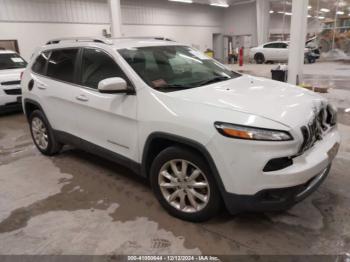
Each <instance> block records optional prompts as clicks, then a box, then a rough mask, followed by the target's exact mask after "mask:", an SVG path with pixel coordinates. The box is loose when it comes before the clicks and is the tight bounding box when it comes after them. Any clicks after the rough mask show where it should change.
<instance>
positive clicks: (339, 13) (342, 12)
mask: <svg viewBox="0 0 350 262" xmlns="http://www.w3.org/2000/svg"><path fill="white" fill-rule="evenodd" d="M343 14H345V12H344V11H338V12H337V15H343Z"/></svg>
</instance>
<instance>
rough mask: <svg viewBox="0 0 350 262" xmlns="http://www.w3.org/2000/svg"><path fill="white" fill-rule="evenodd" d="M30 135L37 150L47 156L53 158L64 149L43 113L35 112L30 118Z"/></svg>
mask: <svg viewBox="0 0 350 262" xmlns="http://www.w3.org/2000/svg"><path fill="white" fill-rule="evenodd" d="M29 125H30V133H31V135H32V139H33V142H34V144H35V145H36V147H37V149H38V150H39V151H40V152H41V153H42V154H44V155H46V156H53V155H55V154H57V153H58V152H59V151H60V150H61V149H62V146H63V145H62V144H61V143H59V142H58V141H57V140H56V138H55V136H54V133H53V130H52V128H51V126H50V124H49V122H48V120H47V119H46V117H45V115H44V114H43V112H41V111H40V110H35V111H34V112H33V113H31V115H30V116H29Z"/></svg>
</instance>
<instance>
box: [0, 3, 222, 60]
mask: <svg viewBox="0 0 350 262" xmlns="http://www.w3.org/2000/svg"><path fill="white" fill-rule="evenodd" d="M121 3H122V23H123V26H122V34H123V35H124V36H165V37H168V38H172V39H174V40H176V41H179V42H183V43H186V44H189V45H192V46H195V47H197V48H199V49H201V50H202V51H204V50H205V49H207V48H212V41H213V40H212V35H213V33H220V32H221V31H222V15H223V12H224V11H223V9H221V8H214V7H210V6H207V5H198V4H193V5H186V4H179V3H171V2H168V1H164V0H147V1H145V0H122V1H121ZM0 7H1V8H0V39H18V42H19V48H20V51H21V54H22V55H23V56H24V58H26V59H28V58H29V57H30V56H31V54H32V52H33V51H34V49H35V47H37V46H40V45H42V44H44V43H45V42H46V41H47V40H49V39H51V38H57V37H62V36H64V37H68V36H102V30H103V29H108V30H109V20H110V18H109V11H108V5H107V1H106V0H45V1H43V0H0Z"/></svg>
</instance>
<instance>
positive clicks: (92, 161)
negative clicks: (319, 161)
mask: <svg viewBox="0 0 350 262" xmlns="http://www.w3.org/2000/svg"><path fill="white" fill-rule="evenodd" d="M339 92H340V93H339ZM326 95H327V96H328V97H329V98H330V99H331V100H332V101H333V102H334V103H336V104H337V105H338V106H340V109H339V110H340V112H341V114H340V123H339V129H340V132H341V135H342V145H341V149H340V153H339V155H338V156H337V158H336V159H335V161H334V165H333V168H332V170H331V173H330V176H329V178H328V179H327V180H326V181H325V183H324V184H323V185H322V186H321V187H320V189H319V190H318V191H317V192H316V193H314V194H313V195H312V196H311V197H309V198H308V199H306V200H305V201H304V202H302V203H300V204H298V205H297V206H295V207H294V208H293V209H291V210H289V211H288V212H285V213H280V214H270V213H269V214H243V215H239V216H230V215H228V214H227V213H226V212H223V213H222V214H220V215H219V216H218V217H217V218H215V219H213V220H212V221H210V222H206V223H202V224H192V223H188V222H184V221H181V220H178V219H175V218H173V217H171V216H169V215H168V214H167V213H166V212H165V211H164V210H163V209H162V208H161V207H160V205H159V204H158V202H157V201H156V199H155V197H154V196H153V194H152V192H151V190H150V188H149V186H148V184H147V182H146V181H144V180H142V179H140V178H138V177H136V176H135V175H133V174H132V173H131V172H130V171H129V170H127V169H125V168H123V167H120V166H117V165H115V164H112V163H110V162H108V161H105V160H103V159H101V158H98V157H95V156H93V155H89V154H87V153H84V152H82V151H79V150H76V149H73V148H65V150H64V152H63V153H62V154H60V155H58V156H55V157H52V158H48V157H44V156H42V155H40V154H39V153H38V151H37V150H36V149H35V147H34V146H33V144H32V142H31V138H30V135H29V131H28V126H27V123H26V120H25V118H24V116H22V115H21V114H12V115H8V116H2V117H0V254H107V255H111V254H177V255H180V254H192V255H194V254H216V255H223V254H250V255H255V254H333V255H335V254H343V253H346V252H349V250H350V190H349V184H350V177H349V175H350V173H349V169H350V121H349V119H350V116H349V114H350V113H345V111H344V110H345V109H346V108H350V86H349V87H348V90H346V89H334V90H331V92H330V93H329V94H326Z"/></svg>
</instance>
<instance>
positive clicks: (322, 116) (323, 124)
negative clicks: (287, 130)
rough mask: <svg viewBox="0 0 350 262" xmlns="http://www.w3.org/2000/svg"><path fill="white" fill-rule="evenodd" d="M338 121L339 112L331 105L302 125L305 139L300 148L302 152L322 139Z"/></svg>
mask: <svg viewBox="0 0 350 262" xmlns="http://www.w3.org/2000/svg"><path fill="white" fill-rule="evenodd" d="M336 123H337V112H336V110H335V109H333V108H332V107H331V106H330V105H327V106H325V107H322V109H321V110H319V111H318V112H317V113H316V114H315V117H314V118H313V119H312V120H311V121H310V122H309V123H308V124H307V125H305V126H302V127H301V133H302V135H303V138H304V141H303V144H302V146H301V148H300V152H299V153H300V154H302V153H304V152H305V151H307V150H308V149H310V148H311V147H313V145H314V144H315V143H316V142H317V141H319V140H322V138H323V137H324V135H325V134H326V133H327V132H328V131H329V130H330V129H331V128H332V127H333V126H335V125H336Z"/></svg>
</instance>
